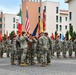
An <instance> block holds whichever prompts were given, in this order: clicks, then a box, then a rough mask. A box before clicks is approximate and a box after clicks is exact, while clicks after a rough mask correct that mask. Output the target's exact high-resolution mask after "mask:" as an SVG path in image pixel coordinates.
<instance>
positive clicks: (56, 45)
mask: <svg viewBox="0 0 76 75" xmlns="http://www.w3.org/2000/svg"><path fill="white" fill-rule="evenodd" d="M60 49H61V41H60V39H59V36H58V38H56V41H55V50H56V52H57V58H59V56H60V51H61V50H60Z"/></svg>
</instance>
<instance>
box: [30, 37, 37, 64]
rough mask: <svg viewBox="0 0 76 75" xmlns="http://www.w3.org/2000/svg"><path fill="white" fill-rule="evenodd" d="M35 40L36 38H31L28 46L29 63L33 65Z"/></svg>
mask: <svg viewBox="0 0 76 75" xmlns="http://www.w3.org/2000/svg"><path fill="white" fill-rule="evenodd" d="M36 42H37V40H36V39H35V38H33V39H32V43H31V45H30V47H29V63H30V64H31V65H33V64H34V63H35V62H34V57H35V52H36Z"/></svg>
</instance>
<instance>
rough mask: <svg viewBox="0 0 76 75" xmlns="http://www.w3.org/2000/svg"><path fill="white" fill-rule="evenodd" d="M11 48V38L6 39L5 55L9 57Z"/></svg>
mask: <svg viewBox="0 0 76 75" xmlns="http://www.w3.org/2000/svg"><path fill="white" fill-rule="evenodd" d="M10 50H11V40H10V38H8V39H7V57H9V53H10Z"/></svg>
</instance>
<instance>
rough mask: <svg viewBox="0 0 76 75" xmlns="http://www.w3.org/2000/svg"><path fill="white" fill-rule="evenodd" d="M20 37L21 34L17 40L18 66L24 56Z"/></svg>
mask: <svg viewBox="0 0 76 75" xmlns="http://www.w3.org/2000/svg"><path fill="white" fill-rule="evenodd" d="M20 37H21V34H19V35H18V37H17V39H16V48H17V56H18V58H17V60H18V64H19V65H20V64H21V55H22V52H23V51H22V48H21V43H20Z"/></svg>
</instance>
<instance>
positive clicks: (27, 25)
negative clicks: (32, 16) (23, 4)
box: [25, 10, 30, 33]
mask: <svg viewBox="0 0 76 75" xmlns="http://www.w3.org/2000/svg"><path fill="white" fill-rule="evenodd" d="M25 29H26V31H27V32H28V33H29V32H30V25H29V17H28V10H26V23H25Z"/></svg>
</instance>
